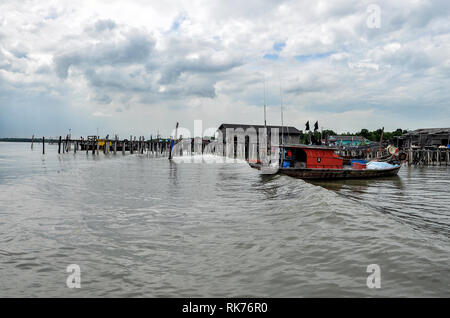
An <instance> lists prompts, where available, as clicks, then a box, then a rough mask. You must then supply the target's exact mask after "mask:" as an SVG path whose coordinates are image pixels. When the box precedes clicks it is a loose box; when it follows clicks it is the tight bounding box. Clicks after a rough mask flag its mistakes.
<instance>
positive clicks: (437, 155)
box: [406, 148, 450, 166]
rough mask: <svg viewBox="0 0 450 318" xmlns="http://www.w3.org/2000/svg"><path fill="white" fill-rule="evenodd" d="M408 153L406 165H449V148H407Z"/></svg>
mask: <svg viewBox="0 0 450 318" xmlns="http://www.w3.org/2000/svg"><path fill="white" fill-rule="evenodd" d="M406 152H407V154H408V157H407V162H408V165H418V166H419V165H420V166H435V165H439V166H441V165H446V166H448V165H450V149H448V148H438V149H409V150H407V151H406Z"/></svg>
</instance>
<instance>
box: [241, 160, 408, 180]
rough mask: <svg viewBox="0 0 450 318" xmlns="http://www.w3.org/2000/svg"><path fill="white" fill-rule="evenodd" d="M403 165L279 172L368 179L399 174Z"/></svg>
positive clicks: (302, 169)
mask: <svg viewBox="0 0 450 318" xmlns="http://www.w3.org/2000/svg"><path fill="white" fill-rule="evenodd" d="M250 166H251V167H252V168H255V169H258V170H260V169H261V166H260V165H258V164H250ZM400 168H401V166H398V167H393V168H389V169H378V170H375V169H362V170H357V169H308V168H280V169H279V170H278V173H281V174H284V175H288V176H291V177H295V178H300V179H368V178H379V177H389V176H395V175H397V173H398V171H399V170H400Z"/></svg>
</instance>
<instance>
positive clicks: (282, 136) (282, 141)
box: [279, 78, 284, 145]
mask: <svg viewBox="0 0 450 318" xmlns="http://www.w3.org/2000/svg"><path fill="white" fill-rule="evenodd" d="M279 80H280V109H281V145H284V122H283V93H282V91H281V78H280V79H279Z"/></svg>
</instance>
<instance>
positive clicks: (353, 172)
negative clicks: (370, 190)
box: [249, 145, 401, 179]
mask: <svg viewBox="0 0 450 318" xmlns="http://www.w3.org/2000/svg"><path fill="white" fill-rule="evenodd" d="M280 150H281V159H280V164H279V166H277V168H278V171H277V172H278V173H281V174H285V175H288V176H292V177H296V178H301V179H352V178H375V177H387V176H395V175H396V174H397V173H398V171H399V170H400V168H401V165H391V164H388V163H385V162H376V161H371V162H369V163H367V165H366V164H364V163H361V162H353V163H352V165H351V166H344V164H343V158H341V157H339V156H338V155H337V154H336V153H335V151H336V150H337V149H336V148H330V147H325V146H313V145H282V146H280ZM249 165H250V166H251V167H252V168H255V169H258V170H261V169H262V165H261V164H260V163H249Z"/></svg>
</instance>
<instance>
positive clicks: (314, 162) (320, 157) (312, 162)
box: [283, 145, 343, 169]
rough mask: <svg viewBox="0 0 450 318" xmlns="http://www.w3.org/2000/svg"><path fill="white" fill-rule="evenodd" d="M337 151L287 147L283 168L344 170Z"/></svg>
mask: <svg viewBox="0 0 450 318" xmlns="http://www.w3.org/2000/svg"><path fill="white" fill-rule="evenodd" d="M334 151H335V149H333V148H327V147H321V146H306V145H301V146H300V145H299V146H285V147H284V159H283V168H309V169H342V166H343V159H342V158H340V157H339V156H338V155H337V154H335V153H334Z"/></svg>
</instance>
